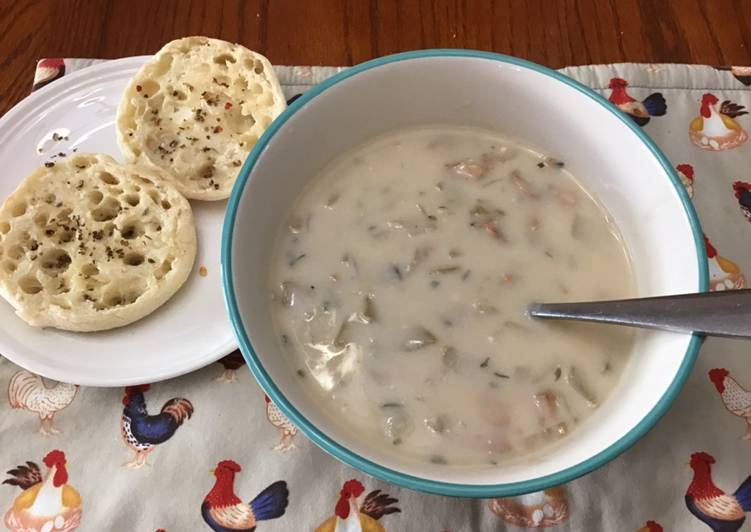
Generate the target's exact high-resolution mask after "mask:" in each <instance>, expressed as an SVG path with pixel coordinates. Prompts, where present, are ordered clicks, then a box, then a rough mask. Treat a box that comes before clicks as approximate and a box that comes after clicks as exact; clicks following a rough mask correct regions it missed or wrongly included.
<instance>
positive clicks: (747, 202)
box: [733, 181, 751, 222]
mask: <svg viewBox="0 0 751 532" xmlns="http://www.w3.org/2000/svg"><path fill="white" fill-rule="evenodd" d="M733 194H734V195H735V199H737V200H738V205H739V206H740V208H741V212H742V213H743V216H745V217H746V220H748V221H749V222H751V183H745V182H743V181H736V182H735V183H733Z"/></svg>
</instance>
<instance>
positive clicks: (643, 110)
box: [608, 78, 668, 126]
mask: <svg viewBox="0 0 751 532" xmlns="http://www.w3.org/2000/svg"><path fill="white" fill-rule="evenodd" d="M608 87H609V88H610V89H611V90H612V92H611V93H610V97H609V98H608V100H609V101H610V103H612V104H613V105H615V106H616V107H617V108H618V109H620V110H621V111H623V112H624V113H626V114H627V115H628V116H630V117H631V118H632V119H633V121H634V122H636V123H637V124H638V125H639V126H646V125H647V123H649V119H650V118H651V117H653V116H664V115H665V113H667V111H668V106H667V104H666V103H665V98H664V97H663V96H662V94H661V93H659V92H655V93H654V94H650V95H649V96H647V97H646V98H644V100H643V101H641V102H640V101H639V100H637V99H635V98H633V97H632V96H631V95H629V93H628V92H627V91H626V87H628V82H627V81H626V80H625V79H621V78H613V79H611V80H610V84H609V85H608Z"/></svg>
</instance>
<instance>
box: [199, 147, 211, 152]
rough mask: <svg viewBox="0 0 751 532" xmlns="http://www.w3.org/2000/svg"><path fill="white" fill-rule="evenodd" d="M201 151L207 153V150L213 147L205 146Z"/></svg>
mask: <svg viewBox="0 0 751 532" xmlns="http://www.w3.org/2000/svg"><path fill="white" fill-rule="evenodd" d="M201 151H202V152H204V153H205V152H207V151H211V148H209V147H208V146H204V147H203V148H201Z"/></svg>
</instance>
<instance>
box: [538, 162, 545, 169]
mask: <svg viewBox="0 0 751 532" xmlns="http://www.w3.org/2000/svg"><path fill="white" fill-rule="evenodd" d="M537 168H545V163H537Z"/></svg>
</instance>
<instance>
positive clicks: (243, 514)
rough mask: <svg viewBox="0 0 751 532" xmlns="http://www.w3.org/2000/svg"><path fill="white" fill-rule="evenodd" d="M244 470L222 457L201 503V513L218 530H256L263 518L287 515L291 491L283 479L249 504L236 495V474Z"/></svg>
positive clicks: (219, 531) (215, 530)
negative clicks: (214, 478) (212, 482)
mask: <svg viewBox="0 0 751 532" xmlns="http://www.w3.org/2000/svg"><path fill="white" fill-rule="evenodd" d="M240 471H242V468H241V467H240V465H239V464H238V463H237V462H234V461H232V460H222V461H221V462H219V463H218V464H217V466H216V469H215V470H214V471H213V473H214V476H215V477H216V482H215V483H214V487H213V488H211V491H210V492H209V493H208V495H206V497H205V498H204V500H203V504H202V505H201V516H203V520H204V521H205V522H206V524H207V525H209V527H210V528H211V530H214V532H230V531H232V530H242V531H245V532H252V531H253V530H255V529H256V525H257V524H258V522H259V521H268V520H269V519H276V518H277V517H281V516H283V515H284V510H285V509H286V508H287V502H288V501H287V499H288V498H289V490H288V489H287V483H286V482H284V481H283V480H280V481H277V482H274V483H273V484H271V485H270V486H269V487H268V488H266V489H265V490H263V491H262V492H261V493H259V494H258V495H257V496H256V498H255V499H253V500H252V501H250V503H248V504H245V503H244V502H242V501H241V500H240V498H238V497H237V495H235V475H236V474H237V473H239V472H240Z"/></svg>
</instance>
